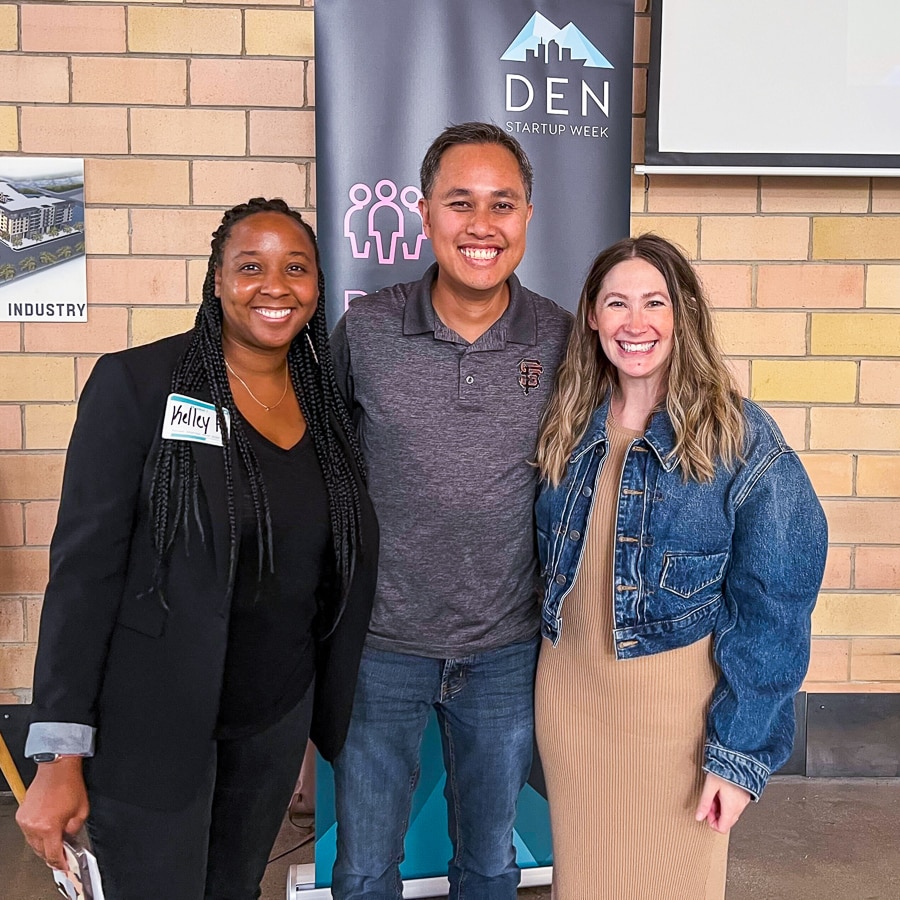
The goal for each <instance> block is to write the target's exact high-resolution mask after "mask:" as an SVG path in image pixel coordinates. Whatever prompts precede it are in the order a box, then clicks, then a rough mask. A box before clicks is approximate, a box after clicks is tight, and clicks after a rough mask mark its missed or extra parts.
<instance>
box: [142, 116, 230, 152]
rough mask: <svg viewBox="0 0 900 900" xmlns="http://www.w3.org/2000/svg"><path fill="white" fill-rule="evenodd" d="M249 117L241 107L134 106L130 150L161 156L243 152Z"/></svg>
mask: <svg viewBox="0 0 900 900" xmlns="http://www.w3.org/2000/svg"><path fill="white" fill-rule="evenodd" d="M246 149H247V117H246V114H245V113H244V112H243V111H241V110H236V109H235V110H223V109H177V108H175V107H169V108H168V109H150V108H145V107H144V108H140V109H132V110H131V152H132V153H138V154H159V155H161V156H201V157H202V156H243V155H244V153H245V152H246Z"/></svg>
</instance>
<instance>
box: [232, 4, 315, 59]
mask: <svg viewBox="0 0 900 900" xmlns="http://www.w3.org/2000/svg"><path fill="white" fill-rule="evenodd" d="M244 15H245V29H246V37H245V43H246V47H247V55H248V56H291V57H297V56H313V54H314V53H315V48H314V43H313V14H312V12H310V11H306V10H293V9H292V10H269V9H267V10H259V9H248V10H247V11H246V13H245V14H244Z"/></svg>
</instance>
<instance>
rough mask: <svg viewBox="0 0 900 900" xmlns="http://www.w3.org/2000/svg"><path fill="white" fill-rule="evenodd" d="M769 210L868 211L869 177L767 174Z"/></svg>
mask: <svg viewBox="0 0 900 900" xmlns="http://www.w3.org/2000/svg"><path fill="white" fill-rule="evenodd" d="M761 188H762V191H761V193H762V204H761V209H762V211H763V212H765V213H784V212H797V213H818V212H835V213H864V212H867V211H868V209H869V179H868V178H843V177H840V178H808V177H805V176H797V177H784V176H777V177H771V178H770V177H763V178H762V179H761Z"/></svg>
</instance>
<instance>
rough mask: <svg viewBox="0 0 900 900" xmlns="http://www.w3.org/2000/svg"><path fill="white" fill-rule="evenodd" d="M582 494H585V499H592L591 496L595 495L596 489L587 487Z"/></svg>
mask: <svg viewBox="0 0 900 900" xmlns="http://www.w3.org/2000/svg"><path fill="white" fill-rule="evenodd" d="M581 493H582V494H584V496H585V497H590V496H591V494H593V493H594V489H593V488H591V487H586V488H585V489H584V490H583V491H582V492H581Z"/></svg>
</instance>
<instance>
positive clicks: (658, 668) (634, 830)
mask: <svg viewBox="0 0 900 900" xmlns="http://www.w3.org/2000/svg"><path fill="white" fill-rule="evenodd" d="M608 431H609V437H610V447H609V456H608V458H607V460H606V462H605V463H604V466H603V471H602V472H601V473H600V479H599V482H598V484H597V490H596V493H595V499H594V507H593V512H592V515H591V520H590V522H589V523H588V530H587V535H586V537H585V540H586V542H587V544H586V546H585V549H584V557H583V559H582V562H581V568H580V570H579V572H578V577H577V579H576V581H575V584H574V585H573V587H572V590H571V592H570V593H569V595H568V596H567V597H566V599H565V601H564V603H563V609H562V623H563V625H562V636H561V638H560V641H559V644H558V645H557V646H556V647H553V646H552V644H551V643H550V642H549V641H547V640H545V641H544V642H543V645H542V647H541V655H540V662H539V663H538V673H537V688H536V695H535V702H536V709H535V712H536V727H537V738H538V746H539V747H540V753H541V759H542V761H543V765H544V774H545V777H546V781H547V791H548V794H549V800H550V822H551V826H552V830H553V860H554V862H553V897H554V900H722V898H723V897H724V896H725V869H726V864H727V854H728V836H727V835H721V834H718V833H717V832H714V831H713V830H712V829H711V828H710V827H709V825H707V824H706V823H705V822H700V823H698V822H695V821H694V811H695V809H696V806H697V802H698V801H699V799H700V790H701V787H702V782H703V773H702V771H701V761H702V752H703V740H704V731H705V720H706V711H707V708H708V706H709V700H710V696H711V694H712V691H713V688H714V687H715V684H716V680H717V677H718V672H717V668H716V665H715V662H714V661H713V659H712V653H711V639H710V638H706V639H705V640H702V641H698V642H697V643H695V644H691V645H690V646H688V647H683V648H681V649H678V650H670V651H667V652H664V653H657V654H654V655H652V656H644V657H640V658H638V659H629V660H622V661H617V660H616V656H615V652H614V649H613V638H612V628H613V621H612V620H613V614H612V597H611V590H612V565H613V548H614V546H615V512H616V498H617V492H618V489H619V481H620V478H621V474H622V466H623V463H624V461H625V454H626V452H627V450H628V446H629V444H630V442H631V440H633V439H634V438H635V437H639V436H640V435H639V434H638V433H636V432H631V431H626V430H625V429H623V428H621V427H620V426H618V425H617V424H616V423H615V422H614V421H613V420H612V418H611V417H610V420H609V422H608Z"/></svg>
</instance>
